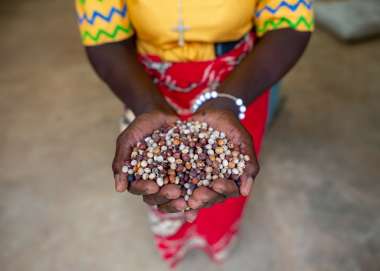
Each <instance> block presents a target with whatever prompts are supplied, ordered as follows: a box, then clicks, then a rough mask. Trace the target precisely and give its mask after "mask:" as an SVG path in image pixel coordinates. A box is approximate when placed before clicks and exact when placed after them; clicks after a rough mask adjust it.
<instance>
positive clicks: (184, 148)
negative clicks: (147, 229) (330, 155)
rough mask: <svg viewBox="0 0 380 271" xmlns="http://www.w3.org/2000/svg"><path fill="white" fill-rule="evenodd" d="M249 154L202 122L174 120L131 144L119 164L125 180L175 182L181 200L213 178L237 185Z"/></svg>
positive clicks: (161, 183)
mask: <svg viewBox="0 0 380 271" xmlns="http://www.w3.org/2000/svg"><path fill="white" fill-rule="evenodd" d="M247 161H249V156H248V155H244V154H242V153H241V152H240V147H239V146H237V145H235V144H233V143H232V142H231V141H229V140H228V138H227V137H226V135H225V133H223V132H220V131H217V130H215V129H213V128H212V127H209V126H208V124H207V123H204V122H197V121H195V122H191V121H189V122H182V121H177V122H176V124H175V125H174V126H163V127H161V128H160V129H157V130H155V131H153V133H152V134H151V135H150V136H148V137H146V138H145V139H144V141H143V142H139V143H137V145H136V146H135V147H134V148H133V150H132V153H131V157H130V159H129V160H127V161H126V163H125V165H124V166H123V168H122V171H123V172H124V173H127V174H128V181H129V182H133V181H135V180H151V181H155V182H156V183H157V185H158V186H160V187H161V186H164V185H166V184H169V183H170V184H178V185H180V186H181V189H182V194H183V197H184V199H185V200H188V199H189V197H190V196H191V194H192V193H193V190H194V189H195V188H196V187H199V186H211V184H212V182H213V181H214V180H216V179H230V180H234V181H236V183H237V184H238V185H239V184H240V183H239V182H240V181H239V178H240V176H241V175H242V174H243V171H244V168H245V165H246V162H247Z"/></svg>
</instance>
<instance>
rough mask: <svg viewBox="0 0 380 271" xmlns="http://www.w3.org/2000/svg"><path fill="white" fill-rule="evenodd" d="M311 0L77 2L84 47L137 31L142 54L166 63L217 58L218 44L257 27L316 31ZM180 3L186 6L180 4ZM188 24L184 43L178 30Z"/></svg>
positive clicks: (260, 31)
mask: <svg viewBox="0 0 380 271" xmlns="http://www.w3.org/2000/svg"><path fill="white" fill-rule="evenodd" d="M311 2H312V0H245V1H243V0H240V1H239V0H76V10H77V14H78V21H79V28H80V33H81V37H82V42H83V44H84V45H85V46H94V45H100V44H104V43H108V42H115V41H121V40H125V39H128V38H129V37H131V36H132V35H134V33H136V35H137V47H138V50H139V52H140V53H142V54H152V55H157V56H159V57H161V58H162V59H164V60H167V61H191V60H195V61H197V60H198V61H200V60H210V59H214V58H215V52H214V43H216V42H224V41H234V40H238V39H240V38H241V37H242V36H243V35H244V34H246V33H247V32H248V31H250V30H251V29H252V28H253V27H255V29H256V33H257V35H258V36H263V35H264V34H265V33H266V32H268V31H271V30H274V29H280V28H292V29H295V30H298V31H312V30H313V28H314V18H313V11H312V3H311ZM181 3H182V8H179V4H181ZM179 19H182V20H183V24H184V26H185V27H186V31H184V39H185V43H184V45H183V46H180V45H179V43H178V41H179V35H180V34H179V32H178V31H176V28H177V27H178V25H179Z"/></svg>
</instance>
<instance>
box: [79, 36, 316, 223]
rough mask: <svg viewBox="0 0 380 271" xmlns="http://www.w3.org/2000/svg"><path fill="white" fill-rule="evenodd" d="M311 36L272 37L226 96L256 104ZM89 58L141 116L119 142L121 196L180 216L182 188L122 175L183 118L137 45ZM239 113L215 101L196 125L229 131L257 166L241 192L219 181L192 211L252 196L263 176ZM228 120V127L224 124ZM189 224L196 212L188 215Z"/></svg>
mask: <svg viewBox="0 0 380 271" xmlns="http://www.w3.org/2000/svg"><path fill="white" fill-rule="evenodd" d="M310 36H311V34H310V33H308V32H297V31H294V30H291V29H281V30H275V31H271V32H268V33H266V34H265V35H264V36H263V37H262V38H261V39H260V40H259V41H258V43H257V44H256V45H255V46H254V48H253V50H252V51H251V52H250V53H249V54H248V55H247V56H246V58H245V59H244V60H243V61H242V62H241V63H240V65H239V66H238V67H237V68H236V69H235V70H234V71H233V72H232V73H231V75H230V76H229V77H228V78H227V79H226V80H225V81H224V82H223V83H222V85H221V86H220V88H219V90H218V91H220V92H225V93H230V94H232V95H234V96H236V97H240V98H242V99H243V100H244V102H245V104H250V103H251V102H252V101H253V100H254V99H255V98H257V97H259V96H260V95H261V94H262V93H263V91H264V90H266V89H268V88H269V87H271V86H272V85H273V84H275V83H276V82H278V81H279V80H280V79H281V78H282V77H283V76H284V75H285V74H286V73H287V72H288V71H289V70H290V69H291V68H292V67H293V66H294V65H295V64H296V63H297V61H298V59H299V58H300V57H301V55H302V53H303V52H304V50H305V48H306V46H307V44H308V42H309V39H310ZM86 52H87V56H88V58H89V60H90V62H91V64H92V66H93V67H94V69H95V71H96V72H97V74H98V75H99V77H100V78H101V79H102V80H103V81H104V82H105V83H106V84H107V85H108V86H109V87H110V89H111V90H112V91H113V92H114V94H115V95H116V96H117V97H118V98H119V99H120V100H121V101H122V102H123V103H124V104H125V105H127V106H128V107H129V108H131V109H132V110H133V112H134V113H135V114H136V116H137V117H136V119H135V121H134V122H133V123H132V124H131V125H130V126H129V127H128V128H127V129H126V130H125V131H124V132H122V133H121V134H120V135H119V137H118V140H117V145H116V154H115V158H114V161H113V172H114V176H115V187H116V190H117V191H118V192H124V191H125V190H128V191H129V192H131V193H133V194H137V195H142V196H143V200H144V202H146V203H147V204H149V205H158V208H159V209H160V210H161V211H164V212H180V211H183V210H184V209H185V208H186V203H185V201H184V200H183V198H181V197H180V190H179V187H178V186H177V185H172V184H171V185H166V186H164V187H162V188H161V189H160V188H159V187H158V186H157V185H156V184H155V183H154V182H149V181H135V182H133V183H130V184H128V182H127V180H126V175H125V174H123V173H122V172H121V167H122V165H123V163H124V161H125V160H126V159H127V158H128V156H129V155H130V151H131V147H132V146H133V145H134V144H136V143H137V142H138V141H140V140H142V139H143V138H144V137H145V136H146V135H148V134H149V133H151V132H152V131H153V130H154V129H156V128H158V127H159V126H161V125H162V124H164V123H169V124H170V123H173V122H174V121H175V120H176V119H177V118H178V117H177V116H176V115H175V112H174V111H173V110H172V109H171V107H170V106H169V105H168V104H167V103H166V101H165V99H164V98H163V97H162V96H161V94H160V93H159V91H157V89H156V87H155V86H154V84H153V83H152V80H151V78H149V76H148V75H147V74H146V72H145V71H144V69H143V66H142V65H141V64H140V63H139V62H138V60H137V57H136V55H137V53H136V47H135V41H134V40H133V39H130V40H127V41H124V42H117V43H112V44H105V45H100V46H95V47H87V48H86ZM236 110H237V108H236V106H235V105H234V104H233V102H231V101H229V100H227V99H215V100H211V101H209V102H208V103H206V104H205V105H203V106H202V108H200V110H199V111H198V112H197V114H195V115H194V116H193V117H192V119H194V120H200V121H205V122H207V123H209V124H210V125H211V126H212V127H214V128H216V129H219V130H221V131H225V132H226V133H227V134H228V135H229V137H231V140H232V141H233V142H235V143H236V144H241V147H242V149H243V150H244V152H246V153H247V154H248V155H249V156H250V157H251V160H250V162H249V163H248V166H247V168H246V170H245V173H244V175H243V176H242V184H241V186H240V188H239V187H237V186H236V184H235V183H234V182H233V181H232V180H217V181H215V182H214V183H213V185H212V187H211V188H206V187H200V188H197V189H196V190H194V192H193V194H192V196H191V197H190V199H189V202H188V206H189V207H190V208H192V209H193V210H198V209H201V208H205V207H209V206H212V205H213V204H215V203H218V202H221V201H223V200H225V199H226V198H229V197H236V196H239V195H243V196H248V195H249V193H250V191H251V187H252V183H253V180H254V178H255V177H256V175H257V173H258V171H259V165H258V162H257V159H256V155H255V153H254V151H253V143H252V141H253V139H252V138H251V136H250V135H249V133H248V132H247V131H246V130H245V128H244V127H243V126H242V125H241V124H240V122H239V120H238V119H237V117H236V116H237V112H236ZM221 120H223V121H221ZM186 214H187V217H188V219H189V220H192V219H193V218H194V217H195V212H194V211H191V212H186Z"/></svg>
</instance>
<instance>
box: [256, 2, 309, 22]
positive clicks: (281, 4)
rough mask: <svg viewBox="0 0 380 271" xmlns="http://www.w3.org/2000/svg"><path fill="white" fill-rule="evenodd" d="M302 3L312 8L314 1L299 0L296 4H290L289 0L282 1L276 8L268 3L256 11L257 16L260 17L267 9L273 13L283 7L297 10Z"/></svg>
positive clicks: (292, 10) (293, 10)
mask: <svg viewBox="0 0 380 271" xmlns="http://www.w3.org/2000/svg"><path fill="white" fill-rule="evenodd" d="M301 5H304V6H305V7H306V8H307V9H308V10H311V9H312V7H313V1H307V0H299V1H298V2H297V3H295V4H289V3H288V2H287V1H282V2H281V3H280V4H278V5H277V7H275V8H271V7H270V6H268V5H266V6H265V7H264V8H262V9H260V10H258V11H257V12H256V18H258V17H260V16H261V14H262V13H263V12H265V11H268V12H269V13H271V14H275V13H277V12H278V11H279V10H280V9H281V8H288V9H289V10H290V11H291V12H295V11H296V10H297V9H298V8H299V7H300V6H301Z"/></svg>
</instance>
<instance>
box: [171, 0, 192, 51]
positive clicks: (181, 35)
mask: <svg viewBox="0 0 380 271" xmlns="http://www.w3.org/2000/svg"><path fill="white" fill-rule="evenodd" d="M182 1H183V0H178V25H177V26H176V27H175V28H174V29H173V31H175V32H178V45H179V46H181V47H183V46H185V32H186V31H188V30H190V27H187V26H185V23H184V19H183V2H182Z"/></svg>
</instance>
